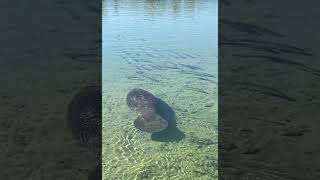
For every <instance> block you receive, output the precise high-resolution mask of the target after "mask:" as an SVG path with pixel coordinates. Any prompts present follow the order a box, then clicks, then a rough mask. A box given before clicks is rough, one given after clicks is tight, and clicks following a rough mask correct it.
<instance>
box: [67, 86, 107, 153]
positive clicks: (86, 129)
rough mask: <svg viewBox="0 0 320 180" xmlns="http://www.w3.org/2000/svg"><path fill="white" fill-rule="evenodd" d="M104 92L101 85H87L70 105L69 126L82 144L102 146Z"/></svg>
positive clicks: (68, 113)
mask: <svg viewBox="0 0 320 180" xmlns="http://www.w3.org/2000/svg"><path fill="white" fill-rule="evenodd" d="M101 96H102V92H101V87H99V86H87V87H85V88H83V89H82V90H80V92H78V93H77V94H76V95H75V96H74V97H73V99H72V100H71V102H70V103H69V105H68V112H67V127H68V128H69V129H70V130H71V132H72V133H73V135H74V136H75V137H76V138H77V139H78V140H79V141H80V143H81V144H83V145H86V146H90V147H96V148H99V147H100V146H101V128H102V120H101V108H102V105H101V103H102V97H101Z"/></svg>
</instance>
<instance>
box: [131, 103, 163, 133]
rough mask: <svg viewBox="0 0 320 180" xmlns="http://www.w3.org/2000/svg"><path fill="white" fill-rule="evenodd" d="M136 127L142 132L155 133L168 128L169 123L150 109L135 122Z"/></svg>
mask: <svg viewBox="0 0 320 180" xmlns="http://www.w3.org/2000/svg"><path fill="white" fill-rule="evenodd" d="M134 126H135V127H136V128H138V129H140V130H141V131H145V132H148V133H155V132H159V131H162V130H164V129H166V128H167V127H168V122H167V121H166V120H164V119H163V118H162V117H161V116H160V115H158V114H157V113H155V112H154V110H152V109H149V110H146V111H144V112H143V113H142V114H141V115H140V116H139V117H138V118H137V119H136V120H135V121H134Z"/></svg>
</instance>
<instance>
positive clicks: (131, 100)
mask: <svg viewBox="0 0 320 180" xmlns="http://www.w3.org/2000/svg"><path fill="white" fill-rule="evenodd" d="M155 103H156V97H154V96H153V95H152V94H151V93H149V92H148V91H145V90H143V89H138V88H135V89H132V90H131V91H130V92H129V93H128V95H127V105H128V106H129V108H130V109H131V110H134V111H137V112H140V113H141V112H143V111H145V110H147V109H153V108H154V106H155Z"/></svg>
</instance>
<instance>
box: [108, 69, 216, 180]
mask: <svg viewBox="0 0 320 180" xmlns="http://www.w3.org/2000/svg"><path fill="white" fill-rule="evenodd" d="M119 65H120V66H119ZM119 67H121V63H118V64H115V65H114V66H113V65H112V64H110V66H109V68H110V70H114V69H118V70H119V71H118V72H117V73H114V72H105V73H104V77H108V78H105V79H104V81H103V153H102V157H103V172H104V173H103V179H105V180H121V179H123V180H127V179H136V180H143V179H148V180H149V179H150V180H151V179H152V180H156V179H159V180H160V179H161V180H165V179H181V180H182V179H201V180H205V179H217V175H218V167H217V160H218V145H217V141H218V132H217V130H218V126H217V124H218V121H217V112H218V111H217V103H218V101H217V85H216V84H215V83H208V82H206V81H205V82H203V81H201V80H195V79H191V78H188V76H185V75H181V74H179V73H175V72H161V71H153V72H150V73H152V75H156V76H154V77H156V78H157V79H159V80H160V81H159V82H153V81H152V80H132V79H131V80H130V79H128V78H127V77H128V76H130V75H133V74H135V70H136V69H135V68H134V67H131V68H130V67H125V66H122V67H123V68H119ZM149 75H150V74H149ZM113 78H114V79H113ZM112 80H113V81H112ZM137 87H139V88H142V89H145V90H147V91H149V92H151V93H152V94H154V95H155V96H156V97H158V98H160V99H162V100H163V101H164V102H166V103H167V104H168V105H169V106H170V107H171V108H172V110H173V111H174V112H175V116H176V118H175V119H176V123H177V129H178V130H176V131H172V132H171V133H168V134H166V135H165V136H166V137H167V138H164V139H161V138H160V139H152V138H151V135H150V134H148V133H144V132H142V131H139V130H137V129H136V128H135V127H134V125H133V121H134V119H135V118H136V117H137V114H135V113H133V112H131V111H130V110H129V108H128V107H127V105H126V95H127V93H128V92H129V91H130V90H131V89H133V88H137ZM190 87H192V88H190ZM165 139H166V140H165Z"/></svg>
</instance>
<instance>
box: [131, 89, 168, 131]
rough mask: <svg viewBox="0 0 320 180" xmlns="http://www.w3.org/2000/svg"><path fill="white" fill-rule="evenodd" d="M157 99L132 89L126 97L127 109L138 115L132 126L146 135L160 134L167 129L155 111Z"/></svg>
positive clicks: (145, 92) (166, 125)
mask: <svg viewBox="0 0 320 180" xmlns="http://www.w3.org/2000/svg"><path fill="white" fill-rule="evenodd" d="M156 101H157V98H156V97H155V96H153V95H152V94H151V93H149V92H148V91H145V90H143V89H138V88H136V89H133V90H131V91H130V92H129V93H128V95H127V105H128V107H129V108H130V109H131V110H133V111H136V112H138V113H140V115H139V116H138V117H137V118H136V120H135V121H134V126H135V127H136V128H137V129H140V130H141V131H144V132H148V133H155V132H160V131H162V130H164V129H166V128H167V127H168V122H167V121H166V120H164V119H163V118H162V117H161V116H160V115H159V114H158V113H157V112H156V110H155V104H156Z"/></svg>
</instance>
